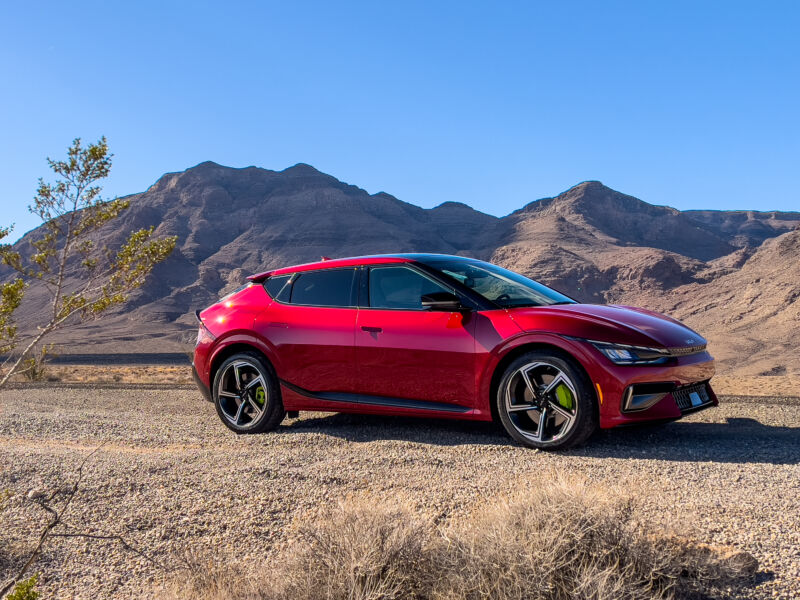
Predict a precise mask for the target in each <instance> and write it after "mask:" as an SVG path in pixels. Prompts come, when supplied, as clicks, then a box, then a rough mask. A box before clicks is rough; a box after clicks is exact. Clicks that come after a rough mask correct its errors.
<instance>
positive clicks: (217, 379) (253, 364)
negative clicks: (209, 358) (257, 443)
mask: <svg viewBox="0 0 800 600" xmlns="http://www.w3.org/2000/svg"><path fill="white" fill-rule="evenodd" d="M212 395H213V398H214V406H215V407H216V409H217V414H218V415H219V418H220V419H221V420H222V422H223V423H224V424H225V425H226V426H227V427H228V428H229V429H232V430H233V431H235V432H236V433H261V432H264V431H269V430H270V429H274V428H275V427H277V426H278V424H279V423H280V422H281V421H282V420H283V418H284V417H285V416H286V412H285V411H284V409H283V402H282V401H281V397H280V391H279V389H278V383H277V378H276V377H275V375H274V373H273V371H272V368H271V367H270V365H268V364H267V363H266V361H265V360H264V359H263V358H262V357H261V356H259V355H258V354H256V353H255V352H242V353H241V354H235V355H233V356H231V357H230V358H228V359H226V360H225V362H223V363H222V364H221V365H220V367H219V369H217V374H216V375H215V376H214V385H213V388H212Z"/></svg>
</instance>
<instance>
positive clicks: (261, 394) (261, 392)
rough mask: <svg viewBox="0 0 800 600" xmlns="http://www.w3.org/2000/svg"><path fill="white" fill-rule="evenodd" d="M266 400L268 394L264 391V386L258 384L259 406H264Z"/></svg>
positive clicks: (257, 398) (257, 399) (257, 396)
mask: <svg viewBox="0 0 800 600" xmlns="http://www.w3.org/2000/svg"><path fill="white" fill-rule="evenodd" d="M266 401H267V394H266V392H264V388H263V387H261V386H258V387H257V388H256V403H257V404H258V405H259V406H264V402H266Z"/></svg>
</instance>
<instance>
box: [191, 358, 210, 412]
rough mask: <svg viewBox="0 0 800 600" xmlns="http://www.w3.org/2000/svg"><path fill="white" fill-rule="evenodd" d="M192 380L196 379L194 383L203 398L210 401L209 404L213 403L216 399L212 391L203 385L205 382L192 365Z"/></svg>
mask: <svg viewBox="0 0 800 600" xmlns="http://www.w3.org/2000/svg"><path fill="white" fill-rule="evenodd" d="M192 379H194V383H195V385H196V386H197V389H199V390H200V393H201V394H203V398H205V399H206V400H208V401H209V402H213V401H214V399H213V398H212V397H211V390H209V389H208V386H207V385H206V384H205V383H203V380H202V379H200V376H199V375H198V374H197V369H196V368H195V366H194V363H192Z"/></svg>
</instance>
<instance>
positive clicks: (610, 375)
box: [590, 352, 719, 429]
mask: <svg viewBox="0 0 800 600" xmlns="http://www.w3.org/2000/svg"><path fill="white" fill-rule="evenodd" d="M598 355H599V352H598ZM592 371H594V372H590V377H591V379H592V381H593V383H595V385H596V386H597V385H599V387H600V389H601V390H602V394H603V400H604V401H603V402H602V403H601V404H600V427H602V428H604V429H605V428H611V427H619V426H621V425H631V424H635V423H644V422H649V421H668V420H674V419H680V418H681V417H682V416H684V415H685V414H688V413H690V412H695V411H697V410H702V409H705V408H709V407H711V406H717V405H718V404H719V402H718V400H717V396H716V394H714V391H713V390H712V389H711V386H710V385H708V381H709V380H710V379H711V377H712V376H713V375H714V359H713V358H711V356H710V355H709V354H708V353H707V352H702V353H698V354H694V355H690V356H684V357H679V358H677V359H675V360H673V361H671V363H670V364H664V365H652V366H647V365H639V366H633V365H631V366H620V365H614V364H612V363H611V362H610V361H608V360H603V359H602V358H600V357H599V356H598V359H597V361H596V363H595V365H594V369H592ZM704 383H705V384H706V386H705V392H706V394H707V395H708V398H709V402H708V403H705V404H703V405H702V406H698V407H688V408H687V407H686V406H683V407H681V406H679V402H678V399H676V396H675V395H674V394H673V392H679V391H680V390H682V389H684V388H686V387H687V386H692V385H697V384H704ZM652 384H659V385H664V386H666V387H667V388H668V393H665V394H664V395H663V396H662V397H661V398H660V399H659V400H658V401H657V402H656V403H655V404H653V405H652V406H649V407H647V408H646V409H645V410H635V411H630V410H629V411H626V410H625V399H626V392H627V391H628V390H629V388H631V387H632V386H633V387H634V388H635V389H636V390H640V389H642V388H645V389H646V388H647V387H649V386H651V385H652Z"/></svg>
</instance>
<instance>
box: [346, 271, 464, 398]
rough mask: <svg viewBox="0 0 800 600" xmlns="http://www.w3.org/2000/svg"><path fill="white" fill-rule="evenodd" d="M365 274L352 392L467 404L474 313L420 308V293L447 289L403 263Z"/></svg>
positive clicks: (358, 317) (359, 313) (358, 319)
mask: <svg viewBox="0 0 800 600" xmlns="http://www.w3.org/2000/svg"><path fill="white" fill-rule="evenodd" d="M365 275H366V276H367V277H368V283H367V286H366V288H367V290H368V294H367V295H368V299H367V300H366V304H367V306H362V307H361V308H360V309H359V311H358V315H357V317H356V336H355V339H356V362H357V365H358V371H357V372H358V377H357V381H356V384H355V387H356V391H357V393H360V394H365V395H369V396H378V397H386V398H400V399H409V400H419V401H426V402H432V403H439V404H441V403H445V404H448V405H457V406H461V407H468V408H472V406H473V405H474V400H475V396H476V388H475V380H476V379H475V373H474V370H475V336H474V331H475V318H474V316H473V315H472V314H471V313H459V312H437V311H431V310H428V309H425V308H423V307H422V303H421V296H422V295H423V294H431V293H434V292H442V291H446V292H452V291H453V290H450V289H448V288H446V287H443V286H442V285H441V284H439V283H438V282H436V281H434V280H433V279H431V278H429V277H427V276H426V275H424V274H422V273H421V272H419V271H417V270H416V269H414V268H413V267H411V266H409V265H391V266H376V267H371V268H370V269H369V270H368V271H367V272H366V273H365ZM362 297H363V295H362ZM363 303H364V302H362V304H363ZM431 408H435V406H431Z"/></svg>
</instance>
